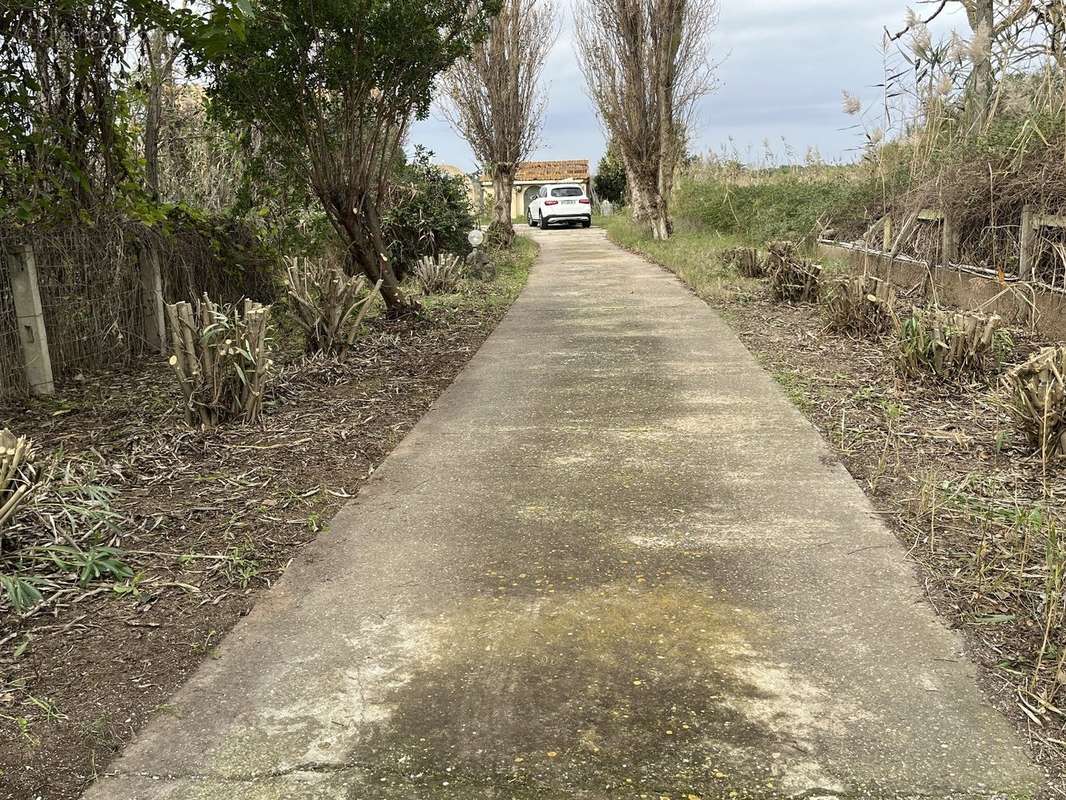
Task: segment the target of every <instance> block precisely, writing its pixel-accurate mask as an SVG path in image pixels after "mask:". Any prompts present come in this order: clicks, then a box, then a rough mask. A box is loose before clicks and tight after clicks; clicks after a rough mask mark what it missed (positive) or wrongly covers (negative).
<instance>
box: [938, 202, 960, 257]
mask: <svg viewBox="0 0 1066 800" xmlns="http://www.w3.org/2000/svg"><path fill="white" fill-rule="evenodd" d="M942 225H943V230H942V231H941V232H942V234H943V237H944V238H943V241H942V242H941V245H940V254H941V260H942V261H943V262H944V266H945V267H949V266H951V263H952V262H953V261H955V260H956V259H958V257H959V229H958V227H956V225H955V220H954V219H953V218H952V216H951V214H948V213H945V214H944V221H943V223H942Z"/></svg>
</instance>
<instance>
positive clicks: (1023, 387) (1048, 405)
mask: <svg viewBox="0 0 1066 800" xmlns="http://www.w3.org/2000/svg"><path fill="white" fill-rule="evenodd" d="M1004 384H1005V385H1006V387H1007V390H1008V392H1009V397H1010V399H1009V401H1008V403H1007V409H1008V410H1009V411H1010V413H1011V416H1012V417H1013V418H1014V420H1015V422H1016V423H1017V425H1018V427H1019V428H1020V429H1021V431H1022V432H1023V433H1024V434H1025V436H1026V438H1027V439H1028V440H1029V443H1030V444H1031V445H1032V446H1033V448H1034V449H1035V450H1036V451H1037V452H1039V453H1040V455H1041V457H1042V458H1043V459H1044V460H1045V461H1047V460H1048V459H1049V458H1058V457H1062V456H1066V347H1064V346H1062V345H1060V346H1058V347H1045V348H1043V349H1042V350H1040V352H1038V353H1036V354H1035V355H1033V356H1032V358H1030V359H1029V360H1028V361H1026V362H1025V363H1024V364H1019V365H1018V366H1016V367H1015V368H1014V369H1012V370H1011V371H1010V372H1008V373H1007V375H1006V376H1005V377H1004Z"/></svg>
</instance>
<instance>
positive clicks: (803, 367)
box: [712, 294, 1066, 797]
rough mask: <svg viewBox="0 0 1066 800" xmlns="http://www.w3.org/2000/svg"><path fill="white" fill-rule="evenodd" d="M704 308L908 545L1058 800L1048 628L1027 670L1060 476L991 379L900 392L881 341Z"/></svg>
mask: <svg viewBox="0 0 1066 800" xmlns="http://www.w3.org/2000/svg"><path fill="white" fill-rule="evenodd" d="M712 305H715V306H716V307H717V309H718V310H719V311H720V313H722V314H723V316H724V317H725V318H726V319H727V320H728V321H729V323H730V325H731V326H732V327H733V329H734V330H735V331H736V332H737V333H738V335H739V336H740V337H741V339H742V340H743V341H744V343H745V345H746V346H747V347H748V348H749V349H750V350H751V351H752V352H753V353H754V354H755V355H756V357H757V358H758V359H759V360H760V361H761V362H762V363H763V364H764V365H765V366H766V368H767V369H768V370H770V371H771V372H772V373H773V375H774V377H775V378H776V379H777V380H778V382H779V383H780V384H781V385H782V387H783V388H784V389H785V391H786V392H787V393H788V394H789V396H790V397H791V399H792V400H793V402H794V403H795V404H796V405H797V406H798V407H799V408H800V409H801V410H802V411H803V412H804V414H805V415H806V416H807V417H808V418H809V419H811V420H812V421H813V422H814V423H815V424H816V425H817V427H818V428H819V429H820V430H821V431H822V434H823V435H824V437H825V439H826V440H827V441H828V442H829V443H830V444H831V445H832V446H833V447H834V449H835V450H836V451H837V452H838V453H839V455H840V458H841V460H842V461H843V463H844V464H845V465H846V467H847V468H848V470H849V471H850V472H851V474H852V475H853V476H854V477H855V478H856V479H857V480H858V481H859V482H860V484H861V485H862V486H863V488H864V489H865V490H866V492H867V494H868V495H869V496H870V497H871V499H872V500H873V502H874V504H875V507H876V508H877V509H878V510H879V511H880V512H881V513H882V514H883V516H884V518H885V521H886V522H887V523H889V524H890V526H891V527H892V528H893V530H894V531H895V532H896V534H897V535H898V536H899V538H900V539H901V541H902V542H903V543H904V544H905V545H906V546H907V547H908V549H909V553H910V556H911V558H912V559H913V560H914V562H915V563H916V565H917V567H918V570H919V573H920V577H921V579H922V581H923V583H924V586H925V589H926V593H927V597H928V599H929V601H930V602H931V603H932V604H933V605H934V606H935V608H936V609H937V611H938V612H939V613H940V614H942V615H943V616H944V617H945V618H946V619H947V621H948V622H949V624H950V625H951V626H952V627H953V628H957V629H961V630H962V631H963V632H964V634H965V640H966V642H967V645H968V650H969V654H970V656H971V658H973V659H974V661H975V662H976V663H977V664H978V665H979V670H980V676H981V677H980V679H981V682H982V686H983V688H985V690H986V691H987V693H988V696H989V697H990V698H991V700H992V701H993V702H994V703H995V705H996V706H997V707H998V708H999V709H1001V710H1002V711H1003V712H1004V713H1005V714H1006V715H1007V716H1008V717H1010V718H1011V720H1012V721H1014V722H1015V723H1016V724H1017V726H1018V727H1019V729H1020V730H1021V731H1022V732H1023V734H1024V735H1025V737H1026V738H1027V740H1028V741H1029V743H1030V745H1031V747H1032V752H1033V755H1034V757H1035V758H1036V760H1037V761H1038V762H1039V763H1040V764H1041V765H1042V766H1043V767H1044V768H1045V769H1046V770H1047V772H1048V774H1049V778H1050V788H1049V790H1048V791H1049V792H1050V793H1051V794H1049V796H1050V797H1056V796H1062V797H1066V781H1064V775H1066V716H1064V714H1063V711H1062V710H1061V709H1062V708H1063V704H1064V702H1066V675H1064V674H1063V673H1062V670H1061V663H1062V661H1061V648H1062V645H1063V644H1064V641H1066V640H1064V636H1063V631H1062V630H1061V628H1058V629H1057V630H1052V631H1051V632H1050V642H1051V646H1050V647H1049V648H1048V654H1047V656H1045V659H1044V662H1043V663H1042V664H1040V665H1037V664H1036V663H1035V662H1036V660H1037V656H1036V654H1037V653H1038V651H1039V650H1040V648H1041V645H1042V642H1043V639H1044V636H1045V635H1046V634H1048V631H1046V630H1045V628H1044V626H1043V625H1042V624H1041V620H1043V619H1045V616H1044V611H1045V607H1044V606H1045V603H1047V602H1048V600H1047V597H1046V596H1045V594H1044V588H1045V585H1046V580H1047V574H1046V570H1045V555H1046V552H1045V549H1046V548H1047V547H1048V543H1047V541H1046V539H1047V537H1048V536H1049V534H1050V535H1051V536H1054V535H1055V531H1056V530H1057V528H1056V526H1057V525H1058V524H1060V523H1061V518H1060V516H1059V513H1058V512H1060V511H1061V509H1062V507H1063V506H1062V503H1063V500H1064V498H1066V469H1064V468H1063V465H1061V464H1059V465H1052V466H1051V467H1050V469H1049V470H1048V471H1047V472H1046V473H1045V471H1044V467H1043V465H1042V464H1041V462H1040V459H1039V458H1037V457H1035V456H1033V455H1031V454H1030V453H1029V452H1028V451H1027V449H1026V447H1025V443H1024V442H1023V441H1021V440H1020V438H1019V437H1018V436H1016V435H1015V434H1014V433H1013V427H1012V424H1011V421H1010V419H1009V417H1008V416H1007V414H1006V412H1005V411H1004V409H1003V407H1002V405H1001V403H1000V402H999V396H998V395H997V393H996V391H995V388H994V387H995V377H994V376H992V377H991V379H990V382H991V384H992V386H991V387H990V386H989V385H988V384H986V383H983V382H976V383H973V384H966V385H958V384H951V383H943V382H938V381H932V380H931V381H926V382H914V381H908V380H904V379H902V378H899V377H897V372H896V370H895V368H894V365H893V355H892V338H891V335H889V336H886V337H884V338H878V339H867V338H855V337H850V336H847V335H842V334H836V333H833V332H831V331H829V330H828V329H827V327H826V323H825V319H824V317H823V316H822V313H821V310H820V309H819V308H818V307H817V306H813V305H784V304H777V303H772V302H770V301H768V300H767V299H765V298H764V297H763V296H762V295H761V294H757V295H756V296H755V297H751V296H746V297H743V298H742V299H739V300H728V299H722V298H719V299H717V300H714V301H712ZM1014 340H1015V342H1014V351H1015V352H1014V353H1013V354H1012V355H1011V357H1010V358H1009V359H1008V360H1009V361H1010V362H1012V363H1013V362H1017V361H1019V360H1021V359H1023V358H1024V357H1025V356H1026V355H1028V354H1029V353H1030V352H1032V351H1033V350H1035V349H1036V348H1037V347H1038V346H1040V345H1041V344H1045V343H1043V342H1039V341H1038V340H1036V339H1035V338H1033V337H1031V336H1028V335H1026V334H1025V333H1024V332H1021V331H1015V332H1014ZM1059 546H1060V547H1061V544H1060V545H1059ZM1058 602H1059V603H1061V602H1062V598H1061V597H1060V598H1059V599H1058ZM1056 647H1057V648H1059V649H1056ZM1056 660H1058V666H1057V667H1056V663H1055V662H1056ZM1048 662H1050V663H1048ZM1034 673H1035V674H1038V675H1039V678H1038V679H1036V680H1033V679H1032V677H1031V676H1032V675H1033V674H1034Z"/></svg>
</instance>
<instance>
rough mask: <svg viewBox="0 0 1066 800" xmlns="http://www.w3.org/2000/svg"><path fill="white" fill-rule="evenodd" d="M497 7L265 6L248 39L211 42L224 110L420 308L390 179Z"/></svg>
mask: <svg viewBox="0 0 1066 800" xmlns="http://www.w3.org/2000/svg"><path fill="white" fill-rule="evenodd" d="M498 8H499V4H498V0H473V2H469V1H468V0H428V2H427V1H426V0H261V2H259V3H258V4H257V5H256V6H255V16H254V18H252V19H250V20H248V21H247V26H246V30H245V35H244V36H243V37H240V36H234V37H229V38H226V39H224V40H210V41H205V42H201V43H200V46H199V50H200V55H201V64H200V67H201V69H202V72H203V73H204V74H205V75H206V76H208V78H209V80H210V85H209V95H210V97H211V98H212V101H213V102H212V107H213V109H214V111H215V113H216V114H217V115H218V116H219V118H220V119H222V120H223V121H224V122H226V123H227V124H230V125H232V126H233V127H234V128H238V129H239V128H242V127H244V126H250V127H251V128H252V129H253V131H254V134H255V136H256V137H257V138H258V140H259V147H260V152H261V153H262V154H263V155H265V156H266V157H268V158H272V159H274V160H275V161H276V163H277V164H279V165H281V166H282V167H283V168H284V170H285V171H286V173H287V174H288V175H290V176H291V177H293V178H296V179H298V180H302V181H304V182H305V183H306V185H307V186H309V187H310V189H311V191H312V192H313V193H314V195H315V197H316V198H317V200H318V202H319V203H320V204H321V206H322V208H323V210H324V211H325V213H326V216H327V217H328V218H329V221H330V223H331V224H332V226H333V228H334V229H335V230H336V231H337V233H338V234H339V235H340V237H341V238H342V240H343V241H344V243H345V245H346V254H347V261H348V268H349V270H350V271H353V272H355V271H362V272H363V273H364V274H366V275H367V277H368V278H369V279H370V280H371V281H375V282H376V281H377V280H378V279H381V280H382V281H383V283H382V288H381V291H382V296H383V297H384V298H385V302H386V303H387V305H388V307H389V310H390V312H392V313H400V312H403V311H404V310H406V309H407V308H408V307H409V302H408V300H407V299H406V298H405V297H404V296H403V293H402V291H401V289H400V285H399V281H398V279H397V274H396V270H395V269H394V267H393V264H392V262H391V259H390V257H389V255H388V252H389V247H388V242H387V241H386V239H385V233H384V224H383V220H382V214H383V212H384V210H385V208H386V202H387V199H388V198H387V195H388V192H389V180H390V177H391V176H390V172H391V169H392V167H393V165H394V164H395V161H396V157H397V154H398V153H399V152H400V146H401V143H402V141H403V139H404V137H405V135H406V133H407V130H408V127H409V124H410V122H411V120H412V118H413V117H416V116H417V117H424V116H425V115H426V114H427V113H428V110H429V105H430V100H431V95H432V90H433V85H434V80H435V78H436V77H437V75H438V74H440V73H441V72H442V71H443V70H445V69H447V68H448V67H450V66H451V65H452V64H453V63H454V62H455V61H456V60H457V59H458V58H461V57H462V56H464V55H466V54H468V53H469V52H470V48H471V47H472V45H473V44H474V43H475V42H476V41H477V40H478V39H479V37H481V36H483V35H484V33H485V30H486V26H487V22H488V20H489V18H490V16H491V14H492V13H493V12H495V11H496V10H498Z"/></svg>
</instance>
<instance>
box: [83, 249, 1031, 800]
mask: <svg viewBox="0 0 1066 800" xmlns="http://www.w3.org/2000/svg"><path fill="white" fill-rule="evenodd" d="M532 235H533V236H534V238H536V240H537V241H538V242H539V243H540V244H541V246H542V248H543V249H542V252H541V257H540V259H539V261H538V263H537V265H536V267H535V269H534V272H533V275H532V277H531V279H530V283H529V286H528V287H527V288H526V290H525V291H524V292H523V293H522V295H521V297H520V298H519V300H518V302H517V303H516V304H515V306H514V308H513V309H512V310H511V311H510V313H509V314H508V315H507V317H506V319H505V320H504V321H503V323H502V324H501V325H500V327H499V328H498V330H497V331H496V332H495V333H494V334H493V335H492V337H491V338H490V339H489V340H488V342H487V343H486V344H485V345H484V347H483V348H482V349H481V351H480V352H479V353H478V354H477V356H476V357H475V358H474V360H473V361H472V362H471V363H470V365H469V366H468V367H467V368H466V370H465V371H464V372H463V373H462V374H461V375H460V376H459V378H458V379H457V380H456V381H455V383H454V384H453V385H452V386H451V388H449V389H448V391H447V392H446V393H445V394H444V395H443V397H441V399H440V400H439V401H438V403H436V405H435V406H434V408H433V409H432V410H431V411H430V412H429V414H427V416H426V417H425V418H424V419H423V420H422V421H421V422H420V423H419V424H418V426H417V427H416V428H415V429H414V430H413V431H412V432H411V434H410V435H409V436H408V437H407V439H406V440H405V441H404V442H403V443H402V444H401V445H400V446H399V447H398V448H397V449H396V450H395V451H394V453H393V454H392V455H391V456H389V458H388V459H387V460H386V462H385V463H384V465H383V466H382V468H381V469H380V470H379V471H378V472H377V473H376V475H375V477H374V479H373V480H372V481H371V482H370V483H369V485H368V486H367V487H366V488H365V489H364V490H363V492H362V493H361V494H360V496H359V498H358V500H356V501H355V502H353V503H352V504H351V505H350V506H348V507H347V508H346V509H345V510H344V511H342V512H341V514H340V515H339V516H338V517H337V518H336V519H335V521H334V523H333V524H332V526H331V527H330V529H329V530H328V532H326V533H324V534H322V536H321V538H320V539H319V540H318V541H317V542H316V543H315V544H313V545H312V546H310V547H308V548H307V549H306V550H305V551H304V552H303V554H302V556H301V557H300V558H299V559H298V560H297V562H296V563H294V564H293V566H292V567H291V568H290V570H289V571H288V572H287V573H286V574H285V576H284V578H283V579H282V580H281V581H280V582H279V583H278V585H277V586H276V587H275V588H274V589H273V590H271V591H270V592H269V593H268V594H267V595H265V596H264V597H263V598H262V599H261V600H260V602H259V603H258V605H257V606H256V607H255V609H254V611H253V612H252V613H251V614H250V615H249V616H248V617H247V618H246V619H245V620H244V621H243V622H242V623H241V624H240V625H238V626H237V627H236V628H235V629H234V630H233V632H232V633H231V634H230V635H229V637H228V638H227V639H226V640H225V641H224V643H223V644H222V646H221V649H220V651H219V652H218V654H217V657H215V658H213V659H210V660H208V661H207V662H206V663H205V664H204V665H203V667H202V668H201V669H200V670H199V671H198V673H197V674H196V675H195V676H194V677H193V678H192V680H190V682H189V683H188V684H187V685H186V686H185V687H184V688H183V689H182V690H181V691H180V692H179V693H178V694H177V695H176V696H175V697H174V699H173V701H172V703H171V704H170V705H168V706H167V707H166V708H165V709H162V710H161V711H160V712H159V713H158V715H157V716H156V718H155V719H154V721H153V722H152V723H151V724H150V725H149V726H148V727H147V729H146V730H145V731H143V733H142V734H141V735H140V737H139V738H138V739H137V740H136V741H135V742H134V744H132V745H131V746H130V747H129V748H128V749H127V751H126V753H125V754H124V755H123V757H121V758H120V759H119V760H117V761H116V762H115V763H114V764H112V766H111V772H110V773H109V775H108V776H107V777H104V778H102V779H101V780H100V781H98V782H97V784H96V785H95V786H94V787H93V788H92V789H90V791H89V792H88V794H87V795H86V797H87V798H91V800H119V799H126V798H138V800H162V799H163V798H167V800H192V798H212V799H216V798H238V799H240V800H245V799H246V800H253V799H254V800H265V799H266V798H285V800H302V799H304V798H353V799H354V798H381V800H392V799H393V798H416V800H435V799H436V798H457V799H461V800H468V799H474V798H478V799H480V798H501V799H503V798H508V799H509V798H515V799H516V800H527V799H528V798H552V799H553V800H554V799H555V798H590V799H591V798H597V799H599V798H655V800H659V798H663V797H668V798H671V800H686V799H688V800H691V798H692V797H697V798H703V800H709V799H710V798H779V797H804V798H814V797H854V798H877V799H878V800H881V799H882V798H903V797H922V798H991V797H1028V796H1030V795H1031V794H1032V793H1033V792H1034V791H1035V787H1036V785H1037V773H1036V772H1035V771H1034V769H1033V768H1032V767H1031V766H1030V764H1029V761H1028V759H1027V757H1026V754H1025V750H1024V749H1023V747H1022V744H1021V742H1020V741H1019V740H1018V738H1017V737H1016V736H1015V734H1014V732H1013V730H1012V729H1011V727H1010V726H1009V725H1008V724H1007V722H1006V721H1005V720H1004V719H1002V718H1001V717H1000V716H999V715H998V714H997V712H996V711H994V710H993V709H992V708H991V706H990V705H989V704H988V703H987V701H986V700H985V699H984V698H983V696H982V695H981V693H980V692H979V690H978V689H977V687H976V685H975V681H974V668H973V666H972V665H971V664H970V663H968V662H967V660H966V658H965V656H964V655H963V654H962V647H961V644H960V641H959V639H958V637H957V636H956V635H955V634H953V633H951V632H949V631H948V630H947V629H946V628H945V627H944V625H943V624H942V623H941V622H940V621H939V620H938V619H937V617H936V616H935V615H934V613H933V611H932V609H931V608H930V607H929V606H928V605H927V604H926V603H925V602H924V601H923V600H922V598H921V593H920V591H919V589H918V586H917V584H916V581H915V577H914V575H913V574H912V570H911V567H910V565H909V564H908V562H907V561H906V559H905V555H904V552H903V549H902V548H901V547H900V546H899V544H898V543H897V541H896V539H895V538H894V537H893V535H892V534H891V533H890V532H889V531H888V530H886V529H885V527H884V526H883V525H882V524H881V523H880V522H879V520H878V519H877V517H876V516H875V515H874V514H873V513H872V511H871V508H870V505H869V504H868V502H867V500H866V498H865V497H864V495H863V493H862V491H861V490H860V489H859V487H858V486H857V485H856V484H855V482H854V481H853V480H852V479H851V478H850V477H849V475H848V474H847V472H846V471H845V470H844V468H843V467H841V466H840V465H839V464H838V463H836V461H835V460H834V458H833V456H832V454H831V453H830V452H829V451H828V450H827V448H826V447H825V445H824V444H823V442H822V440H821V438H820V436H819V434H818V433H817V432H816V431H815V430H814V429H813V428H812V427H811V425H810V424H808V423H807V422H806V421H805V420H804V418H803V417H802V416H801V415H800V414H799V413H798V412H797V411H796V410H795V409H794V408H793V407H792V406H791V405H790V404H789V402H788V400H787V399H786V398H785V396H784V395H783V393H782V392H781V391H780V390H779V389H778V388H777V386H776V385H775V384H774V382H773V381H772V380H771V378H770V377H769V376H768V375H767V374H766V373H765V372H764V371H763V370H762V369H761V368H760V367H759V366H758V364H757V363H756V362H755V360H754V359H753V358H752V356H751V355H750V354H749V353H748V352H747V351H746V350H745V349H744V347H743V346H742V345H741V344H740V342H739V341H738V340H737V339H736V337H735V336H734V335H733V334H732V333H731V331H730V330H729V328H728V327H727V326H726V325H725V324H724V323H723V322H722V321H721V320H720V319H719V318H718V317H717V316H716V315H715V314H714V313H713V312H712V311H711V310H710V309H708V308H707V306H706V305H705V304H704V303H703V302H701V301H700V300H698V299H697V298H696V297H694V296H693V295H692V294H691V293H690V292H688V291H687V290H686V289H685V288H684V287H683V286H682V285H681V284H680V283H678V282H677V281H676V280H675V279H674V278H673V277H672V276H670V275H668V274H667V273H665V272H663V271H662V270H660V269H658V268H656V267H654V266H651V265H649V264H648V263H646V262H644V261H643V260H641V259H640V258H637V257H635V256H632V255H628V254H626V253H624V252H622V251H620V250H618V249H617V248H615V247H614V246H613V245H611V244H609V243H608V242H607V241H606V240H605V238H604V237H603V234H602V232H600V231H597V230H595V229H593V230H587V231H586V230H555V229H553V230H549V231H537V232H534V233H533V234H532Z"/></svg>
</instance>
